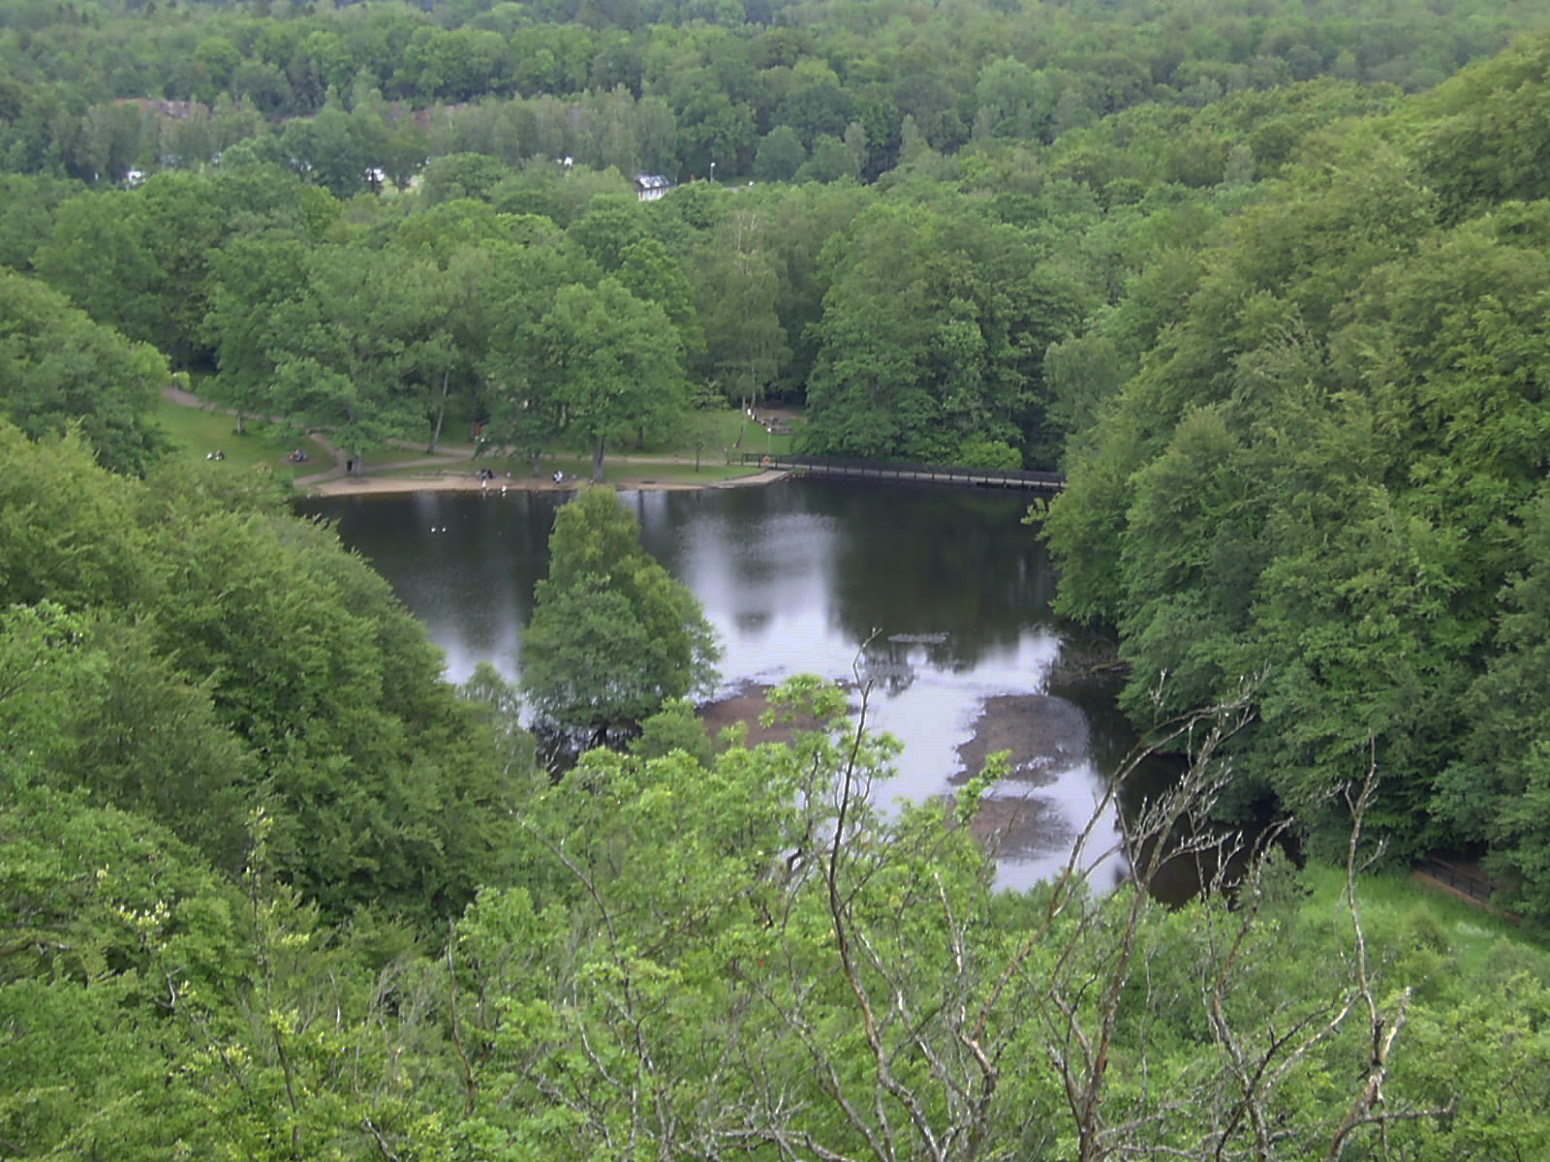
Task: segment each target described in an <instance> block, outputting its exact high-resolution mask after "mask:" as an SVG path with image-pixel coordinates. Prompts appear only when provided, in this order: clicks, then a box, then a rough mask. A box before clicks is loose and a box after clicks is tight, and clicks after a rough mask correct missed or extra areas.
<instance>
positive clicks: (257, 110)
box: [0, 0, 1546, 194]
mask: <svg viewBox="0 0 1550 1162" xmlns="http://www.w3.org/2000/svg"><path fill="white" fill-rule="evenodd" d="M1545 15H1546V13H1545V12H1544V10H1543V9H1542V6H1540V5H1536V4H1533V3H1522V2H1520V3H1513V4H1501V3H1484V2H1478V0H1459V2H1452V3H1424V4H1423V3H1420V2H1418V0H1417V2H1407V3H1403V4H1392V3H1376V2H1371V0H1344V2H1340V3H1335V2H1323V3H1302V2H1298V3H1279V4H1275V3H1261V2H1249V0H1237V2H1228V0H1197V2H1195V3H1188V4H1147V3H1124V4H1112V3H1100V2H1098V0H1087V2H1074V3H1062V4H1027V5H1023V4H982V3H956V4H952V5H947V6H942V7H939V8H933V9H924V8H921V7H920V6H918V5H913V4H907V3H902V2H874V3H866V4H861V3H854V2H850V0H832V2H822V3H817V2H815V3H795V4H780V3H763V2H761V3H749V4H735V3H731V2H730V0H722V2H715V0H703V2H700V3H678V2H674V3H660V4H659V3H651V2H644V3H643V2H639V0H637V2H632V3H627V4H622V3H621V4H597V3H586V4H582V3H579V2H578V3H568V2H567V3H541V4H515V3H500V4H494V3H477V4H427V5H423V6H415V5H409V4H397V3H377V2H367V3H359V4H350V5H344V4H340V5H335V6H330V5H326V4H316V3H306V4H294V3H286V2H285V0H278V2H276V0H264V2H257V3H247V4H238V3H229V4H206V3H197V2H196V3H187V4H182V5H171V4H162V5H157V4H153V3H147V4H144V5H139V4H122V3H102V2H98V0H80V2H79V3H72V4H68V5H57V4H51V3H27V2H25V0H13V2H8V3H6V4H4V5H0V78H4V80H0V169H4V170H9V171H12V172H20V173H49V174H53V175H55V176H61V177H64V176H68V177H73V178H77V179H81V180H85V181H91V182H96V181H109V182H111V181H121V180H123V179H124V177H125V175H126V174H127V173H128V172H129V171H130V170H131V169H134V170H139V171H146V172H149V171H153V170H156V169H162V168H192V167H198V166H200V165H203V164H206V163H208V162H209V161H210V160H212V159H213V158H215V157H217V156H219V155H222V154H223V153H224V151H226V150H229V149H230V148H231V147H232V146H233V145H236V144H238V143H239V142H251V143H254V144H255V145H257V146H258V147H259V148H260V149H261V150H265V151H268V152H270V153H272V154H273V155H274V156H275V157H276V159H277V160H282V161H284V162H285V163H286V164H288V165H292V166H294V167H296V168H298V169H300V170H301V171H302V172H305V173H308V174H309V175H312V176H313V178H314V180H319V181H322V182H324V183H325V184H330V185H332V187H333V188H334V189H335V191H336V192H338V193H340V194H348V193H353V192H355V191H356V190H358V189H361V188H363V186H364V184H365V183H366V182H367V181H368V178H367V177H366V176H365V175H366V174H367V171H368V170H370V171H380V172H381V173H382V174H384V175H386V176H387V177H388V178H390V179H391V180H393V181H396V182H403V181H406V180H407V179H408V178H409V176H410V175H412V174H413V173H415V172H416V171H417V170H418V169H419V167H420V166H422V165H423V164H424V161H425V159H426V158H427V157H431V156H439V155H442V154H446V153H453V152H460V151H467V150H476V151H479V152H487V153H490V154H492V155H494V156H498V157H501V158H502V159H503V160H505V161H507V162H509V163H513V164H516V163H520V162H525V161H528V160H530V159H532V158H535V157H537V158H543V159H545V160H549V161H552V160H553V159H555V158H559V157H565V156H571V157H574V158H575V159H576V160H578V161H580V162H583V163H585V164H587V165H590V166H593V167H595V168H605V167H607V166H614V167H616V168H618V169H619V170H620V171H622V172H624V173H627V174H628V173H634V172H636V171H639V170H645V171H647V172H653V173H663V174H666V175H667V176H669V177H671V178H673V179H675V180H676V179H684V178H688V177H691V176H698V177H705V176H706V175H707V174H709V173H710V172H711V170H710V166H711V163H712V162H714V163H716V166H717V169H716V171H715V172H716V174H717V175H719V176H720V177H721V178H722V179H733V178H745V177H749V176H754V177H759V178H765V179H774V178H787V177H791V176H792V175H793V174H796V173H804V174H805V175H807V176H812V177H814V178H823V177H826V176H830V175H832V176H838V175H839V174H842V173H844V172H847V171H851V172H856V173H859V174H861V175H862V176H864V177H866V178H868V179H872V178H875V177H877V176H878V175H880V174H882V173H884V172H886V171H887V170H889V169H892V168H893V167H894V166H895V165H897V164H898V162H899V159H900V157H901V155H902V154H903V153H905V152H906V151H907V150H908V148H909V144H910V141H911V140H912V138H913V137H916V136H918V137H919V139H920V140H922V141H924V142H925V143H926V144H928V145H930V146H931V147H932V148H933V149H936V150H939V151H942V152H947V153H951V152H955V151H956V150H957V149H959V148H960V147H962V146H963V145H965V144H966V143H968V142H970V141H974V140H986V139H992V140H995V139H1008V138H1017V139H1024V140H1033V141H1042V142H1049V141H1052V140H1054V139H1055V138H1056V137H1058V136H1060V135H1062V134H1064V133H1066V132H1068V131H1069V130H1071V129H1074V128H1081V127H1083V126H1087V125H1090V124H1092V123H1093V122H1095V121H1097V120H1099V119H1101V118H1103V117H1104V116H1107V115H1109V114H1112V113H1115V112H1118V111H1120V110H1122V109H1126V108H1131V107H1135V106H1138V105H1143V104H1160V105H1172V106H1181V107H1185V108H1191V107H1199V106H1203V105H1207V104H1209V103H1211V102H1212V101H1215V100H1217V99H1219V98H1221V97H1222V96H1223V95H1224V94H1228V93H1232V92H1238V91H1245V90H1259V91H1266V90H1272V89H1276V88H1279V87H1283V86H1285V85H1288V84H1292V83H1294V82H1299V81H1307V80H1312V79H1315V78H1318V77H1331V78H1337V79H1341V80H1347V81H1354V82H1360V83H1364V84H1374V83H1382V84H1392V85H1396V86H1399V87H1400V88H1402V89H1404V90H1406V91H1412V92H1413V91H1420V90H1424V89H1427V88H1430V87H1431V86H1433V85H1435V84H1437V83H1438V82H1439V81H1441V80H1443V79H1444V78H1446V77H1448V76H1450V75H1451V74H1452V73H1453V72H1455V71H1456V70H1457V69H1459V68H1460V67H1462V66H1463V65H1465V64H1467V63H1469V62H1470V61H1471V60H1475V59H1478V58H1480V57H1483V56H1487V55H1490V54H1492V53H1495V52H1497V51H1499V50H1500V49H1501V48H1502V47H1503V46H1504V45H1505V44H1506V43H1507V41H1508V39H1509V38H1510V37H1511V36H1512V35H1513V34H1515V33H1517V32H1521V31H1523V30H1525V29H1527V28H1532V27H1534V26H1535V25H1536V24H1537V23H1539V22H1540V21H1541V20H1543V19H1544V17H1545ZM341 156H348V158H349V159H350V160H351V162H352V163H353V164H351V165H350V166H349V167H348V170H347V171H345V172H343V173H340V172H338V171H337V170H335V176H334V177H333V178H328V177H326V176H325V174H326V173H327V172H328V171H329V170H330V169H331V168H333V167H332V163H333V162H334V161H336V160H337V159H339V158H340V157H341Z"/></svg>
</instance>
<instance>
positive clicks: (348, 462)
mask: <svg viewBox="0 0 1550 1162" xmlns="http://www.w3.org/2000/svg"><path fill="white" fill-rule="evenodd" d="M344 467H345V471H346V472H347V473H348V474H349V475H350V476H352V477H354V478H356V479H359V478H360V477H362V476H364V475H366V461H365V460H364V458H362V457H361V456H358V455H351V456H348V457H346V458H345V462H344Z"/></svg>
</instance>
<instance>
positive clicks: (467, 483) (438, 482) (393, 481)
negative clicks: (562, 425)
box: [300, 469, 789, 496]
mask: <svg viewBox="0 0 1550 1162" xmlns="http://www.w3.org/2000/svg"><path fill="white" fill-rule="evenodd" d="M787 475H789V473H786V472H774V471H771V472H756V473H754V474H752V475H749V476H737V477H733V478H732V479H730V480H715V481H710V482H707V483H705V484H695V483H693V482H692V481H682V480H653V479H651V477H650V475H649V473H647V472H642V473H640V475H639V476H632V475H627V474H620V475H617V476H615V477H614V478H613V479H611V480H609V481H608V483H609V484H610V485H611V486H612V487H614V488H618V489H623V490H634V489H650V490H654V491H664V492H684V491H690V490H693V489H699V488H744V487H747V486H749V485H754V484H769V483H771V482H773V481H776V480H783V479H785V477H786V476H787ZM300 483H301V489H302V491H303V492H305V493H306V494H307V495H308V496H372V495H387V494H391V493H406V492H480V493H484V494H485V495H489V494H491V493H495V494H496V495H499V494H500V493H502V492H574V491H575V490H576V489H577V488H579V487H581V485H583V484H585V483H586V481H584V480H582V479H580V478H578V477H571V476H567V477H566V478H565V482H564V483H563V484H556V483H555V482H554V481H553V480H551V479H549V478H548V477H543V476H540V477H533V476H513V477H511V478H509V479H508V478H506V477H504V476H500V477H496V478H495V479H494V480H490V481H487V482H481V481H480V479H479V477H478V475H477V474H476V473H473V472H460V471H454V470H448V469H442V470H434V471H426V472H425V473H423V474H421V473H414V474H405V475H402V476H355V477H351V476H338V477H334V478H332V479H329V480H320V481H317V482H316V483H311V484H308V483H305V482H300Z"/></svg>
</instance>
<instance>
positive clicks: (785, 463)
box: [736, 452, 1066, 494]
mask: <svg viewBox="0 0 1550 1162" xmlns="http://www.w3.org/2000/svg"><path fill="white" fill-rule="evenodd" d="M737 456H738V458H737V460H736V462H737V463H740V464H757V465H759V466H760V467H763V468H785V469H789V470H791V471H793V472H801V473H804V474H805V475H808V476H846V477H852V478H857V479H865V480H904V481H914V482H917V483H920V484H958V485H967V486H969V487H972V488H1021V489H1026V490H1028V491H1032V492H1043V493H1049V494H1053V493H1056V492H1059V491H1060V490H1061V489H1063V488H1064V487H1065V486H1066V478H1065V477H1064V476H1062V475H1060V474H1059V473H1058V472H1024V471H1016V472H1008V471H999V470H997V469H994V468H948V467H945V466H943V465H940V464H898V463H893V462H891V461H887V460H841V459H837V458H835V457H832V456H791V455H785V454H782V453H778V452H777V453H761V452H742V453H738V454H737Z"/></svg>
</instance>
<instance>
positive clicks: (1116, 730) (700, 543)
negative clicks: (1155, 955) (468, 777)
mask: <svg viewBox="0 0 1550 1162" xmlns="http://www.w3.org/2000/svg"><path fill="white" fill-rule="evenodd" d="M563 499H564V497H563V495H561V494H555V493H548V492H544V493H537V492H534V493H529V492H511V493H508V494H506V495H504V496H502V495H499V494H496V493H491V494H488V495H483V494H481V495H471V494H459V493H433V492H427V493H417V494H413V495H408V496H404V495H399V496H362V497H342V498H331V499H327V500H310V501H307V502H304V504H303V505H302V508H303V511H305V512H308V513H313V514H318V515H322V516H325V517H327V518H328V519H330V520H333V521H336V522H337V524H338V528H339V533H340V536H341V537H342V539H343V540H344V542H345V544H347V545H348V546H350V547H351V548H353V549H356V550H357V551H359V552H361V553H362V554H363V555H365V556H366V557H367V558H368V559H369V560H370V561H371V562H372V563H373V564H374V565H375V566H376V568H377V569H378V570H379V571H380V572H381V573H382V574H383V576H384V577H386V578H387V580H388V582H389V583H390V584H391V585H392V586H393V588H394V590H395V591H396V592H397V593H398V595H399V597H400V598H401V599H402V600H403V602H404V603H405V605H407V606H408V607H409V609H410V610H411V611H412V612H413V613H414V614H415V615H416V616H417V617H418V618H419V619H420V620H421V621H422V622H423V623H424V624H425V626H426V628H427V629H428V631H429V633H430V635H431V637H432V639H433V640H434V641H435V642H436V643H437V644H438V645H439V646H440V647H441V648H442V649H443V650H444V651H445V652H446V656H447V674H448V677H449V678H451V679H452V680H454V681H461V680H462V679H464V678H466V677H467V676H468V674H469V673H471V672H472V670H473V668H474V666H475V665H476V664H477V663H478V662H481V661H489V662H492V663H494V664H495V665H496V666H497V667H498V668H499V669H500V670H501V671H502V672H503V673H505V674H506V675H507V676H508V677H511V678H515V677H516V676H517V674H518V664H519V662H518V659H519V654H520V649H521V641H522V627H523V626H524V625H525V624H526V622H527V619H528V617H529V615H530V614H531V612H532V603H533V588H534V586H535V585H536V584H537V582H538V581H539V580H540V579H541V578H542V577H543V576H544V573H545V570H546V567H547V557H548V553H547V547H546V546H547V541H548V536H549V531H550V528H551V526H552V525H553V522H554V513H555V510H556V506H557V504H559V503H560V502H562V501H563ZM621 499H622V500H623V502H624V503H626V504H628V505H629V506H630V507H631V508H632V509H633V510H634V511H635V512H636V514H637V515H638V516H639V518H640V522H641V529H642V540H643V542H644V544H645V546H646V548H647V549H648V550H649V551H650V552H651V553H652V554H653V555H654V556H656V557H657V558H658V559H659V560H660V561H661V562H662V563H663V564H664V565H665V566H666V567H667V568H668V569H669V570H670V571H671V572H672V573H673V574H674V575H675V576H676V577H678V578H679V579H681V580H682V581H683V582H684V583H685V584H687V585H688V586H689V587H690V588H691V589H692V590H693V591H694V593H695V594H696V596H698V598H699V599H700V602H701V603H702V604H703V606H704V608H705V613H706V616H707V618H708V619H709V620H710V622H711V624H712V625H713V626H714V627H715V628H716V630H717V631H718V633H719V634H720V635H721V639H722V642H723V645H724V647H725V654H724V656H723V659H722V663H721V667H720V668H721V673H722V675H723V683H724V688H725V689H726V690H728V691H730V690H733V689H736V688H737V687H739V686H741V685H745V684H747V683H750V682H777V681H779V680H780V679H782V678H785V677H789V676H790V675H792V674H797V673H816V674H819V675H821V676H823V677H827V678H833V679H837V680H848V679H851V678H852V677H853V675H855V674H857V673H859V674H860V675H861V677H862V678H863V679H870V680H871V681H872V683H873V694H872V697H871V704H870V710H869V713H870V715H871V721H872V722H873V723H874V724H876V725H877V726H878V727H880V728H882V729H886V730H888V731H891V732H892V733H893V734H895V735H897V736H898V737H899V739H900V740H901V741H902V742H903V744H904V754H903V756H902V759H901V760H900V764H899V771H898V775H897V777H895V778H893V779H891V780H889V781H888V783H887V785H886V786H884V787H882V788H880V792H881V794H882V795H883V796H884V798H885V799H893V798H897V797H899V796H904V797H908V798H910V799H916V800H920V799H925V798H927V797H929V796H932V795H938V794H942V793H944V792H947V791H949V790H951V786H950V782H949V780H950V779H951V777H952V776H953V775H955V774H956V773H958V771H959V767H960V763H959V761H958V756H957V753H956V752H957V748H958V746H959V745H960V744H962V743H964V742H965V741H966V740H967V739H968V738H969V736H970V735H971V734H972V733H973V730H974V726H975V723H976V720H977V719H978V717H979V715H980V713H981V710H982V708H983V707H984V705H985V702H986V700H987V699H989V698H991V697H993V696H995V695H1003V694H1029V693H1041V692H1044V691H1045V689H1046V685H1047V678H1048V675H1049V671H1050V667H1051V665H1052V664H1053V663H1054V661H1055V659H1056V657H1057V656H1058V653H1059V650H1060V638H1059V635H1058V632H1057V626H1056V623H1055V619H1054V617H1053V616H1052V614H1051V613H1050V608H1049V603H1050V599H1051V597H1052V596H1053V592H1054V574H1053V571H1052V569H1051V567H1050V563H1049V560H1048V557H1047V556H1046V554H1045V552H1044V550H1043V548H1042V547H1041V546H1040V545H1039V544H1038V542H1037V540H1036V539H1035V537H1034V535H1033V533H1032V531H1031V530H1030V529H1028V528H1026V527H1024V526H1023V525H1022V524H1021V518H1022V515H1023V511H1024V508H1025V503H1026V501H1025V498H1022V497H1020V496H1018V495H1015V494H1002V493H984V492H979V491H972V490H956V489H930V488H912V487H901V486H898V485H874V484H865V483H856V482H848V481H847V482H825V481H797V480H788V481H785V482H782V483H779V484H775V485H771V486H768V487H751V488H727V489H706V490H701V491H689V492H657V491H650V492H645V491H643V492H626V493H622V494H621ZM867 643H870V645H869V646H867V648H866V649H865V651H863V646H864V645H867ZM1054 708H1055V709H1056V710H1058V711H1059V712H1060V713H1058V714H1054V715H1052V717H1051V724H1052V726H1053V727H1054V728H1055V729H1057V730H1058V731H1059V732H1060V739H1061V745H1060V746H1059V747H1058V748H1056V750H1057V752H1058V753H1056V754H1054V756H1053V757H1052V759H1051V761H1050V762H1048V763H1046V764H1045V765H1044V768H1043V769H1042V770H1041V771H1040V772H1039V773H1038V774H1037V776H1030V777H1027V778H1024V779H1022V780H1019V781H1017V782H1014V783H1011V784H1008V785H1007V786H1005V787H1003V788H1001V789H999V790H998V792H997V793H998V795H999V796H1002V797H1005V798H1009V799H1010V798H1026V799H1028V800H1031V802H1029V803H1028V804H1027V806H1028V807H1030V808H1033V810H1024V811H1022V812H1020V814H1021V815H1022V816H1026V818H1027V819H1028V820H1029V821H1030V822H1029V823H1028V824H1027V825H1026V826H1024V827H1023V828H1022V829H1021V830H1020V831H1019V833H1018V834H1017V835H1016V836H1015V837H1013V838H1014V841H1009V842H1008V843H1007V844H1006V845H1005V848H1004V850H1003V851H1002V852H1001V855H1000V859H999V867H1000V879H1001V882H1002V883H1003V884H1005V885H1007V886H1021V885H1025V884H1028V883H1032V882H1033V881H1034V880H1036V879H1038V878H1041V877H1043V876H1046V875H1048V874H1050V873H1051V872H1053V871H1054V870H1055V869H1056V868H1058V867H1059V866H1060V865H1061V864H1062V863H1063V862H1064V860H1065V858H1066V856H1067V853H1068V850H1069V847H1068V845H1069V842H1070V837H1071V836H1072V835H1073V834H1075V831H1076V829H1077V828H1079V827H1080V825H1081V824H1082V822H1084V821H1085V819H1086V818H1087V816H1088V814H1089V813H1090V811H1091V809H1092V805H1093V803H1094V801H1095V799H1096V798H1097V797H1098V796H1099V795H1100V794H1101V792H1102V788H1103V786H1104V779H1105V776H1106V773H1107V772H1108V771H1109V770H1112V757H1113V755H1115V754H1116V753H1120V752H1122V751H1124V750H1125V749H1126V748H1128V746H1129V745H1130V739H1131V735H1130V732H1129V731H1128V729H1127V728H1126V727H1125V726H1124V724H1123V723H1122V722H1121V721H1120V720H1119V719H1118V717H1117V716H1116V715H1114V714H1113V713H1112V710H1111V709H1110V708H1109V706H1108V704H1107V702H1106V701H1105V700H1103V699H1091V698H1086V699H1082V700H1081V704H1080V705H1077V704H1075V703H1061V704H1060V705H1059V706H1057V707H1054ZM1073 710H1074V714H1073V713H1072V711H1073ZM1114 839H1115V828H1114V825H1113V822H1112V820H1106V821H1105V822H1104V824H1103V825H1102V827H1101V828H1100V831H1099V834H1098V835H1097V836H1096V837H1095V841H1094V843H1095V846H1096V847H1099V848H1105V847H1108V846H1110V845H1111V844H1112V843H1113V841H1114ZM1104 874H1105V876H1112V875H1118V874H1122V868H1120V867H1118V866H1116V867H1114V868H1106V869H1105V872H1104Z"/></svg>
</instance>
